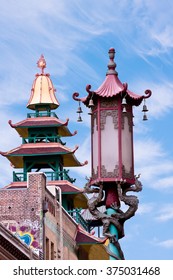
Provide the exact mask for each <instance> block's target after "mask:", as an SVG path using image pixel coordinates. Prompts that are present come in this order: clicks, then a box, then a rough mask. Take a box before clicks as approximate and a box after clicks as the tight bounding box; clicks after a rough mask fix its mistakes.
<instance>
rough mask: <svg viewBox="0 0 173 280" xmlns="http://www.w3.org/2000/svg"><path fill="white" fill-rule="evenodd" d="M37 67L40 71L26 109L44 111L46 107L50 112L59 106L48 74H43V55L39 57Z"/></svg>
mask: <svg viewBox="0 0 173 280" xmlns="http://www.w3.org/2000/svg"><path fill="white" fill-rule="evenodd" d="M37 65H38V67H39V68H40V69H41V73H40V74H36V78H35V80H34V82H33V85H32V89H31V96H30V99H29V102H28V104H27V108H29V109H31V110H36V109H39V111H44V110H45V109H46V108H47V107H49V108H50V109H51V110H52V109H56V108H58V106H59V102H58V100H57V99H56V96H55V92H56V90H55V88H54V86H53V83H52V81H51V79H50V74H45V73H44V69H45V68H46V61H45V59H44V56H43V55H41V57H40V59H39V60H38V62H37Z"/></svg>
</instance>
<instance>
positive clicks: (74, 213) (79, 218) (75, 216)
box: [67, 208, 90, 232]
mask: <svg viewBox="0 0 173 280" xmlns="http://www.w3.org/2000/svg"><path fill="white" fill-rule="evenodd" d="M81 210H82V209H78V208H76V209H73V210H68V211H67V212H68V213H69V215H70V216H72V218H73V219H74V220H75V221H76V222H77V223H78V224H80V225H81V226H82V227H83V228H84V229H85V230H86V231H88V232H89V231H90V229H89V225H88V223H87V221H85V220H84V218H83V217H82V215H81V214H80V212H81Z"/></svg>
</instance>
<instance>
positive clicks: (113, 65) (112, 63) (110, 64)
mask: <svg viewBox="0 0 173 280" xmlns="http://www.w3.org/2000/svg"><path fill="white" fill-rule="evenodd" d="M108 54H109V58H110V60H109V62H108V71H107V73H106V75H112V74H113V75H118V72H117V71H116V70H115V68H116V66H117V65H116V63H115V61H114V57H115V49H114V48H110V49H109V52H108Z"/></svg>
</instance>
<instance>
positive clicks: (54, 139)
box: [22, 135, 65, 145]
mask: <svg viewBox="0 0 173 280" xmlns="http://www.w3.org/2000/svg"><path fill="white" fill-rule="evenodd" d="M41 142H44V143H49V142H55V143H61V144H62V145H65V143H63V142H62V141H61V137H60V136H59V135H56V136H33V137H27V138H22V143H23V144H27V143H41Z"/></svg>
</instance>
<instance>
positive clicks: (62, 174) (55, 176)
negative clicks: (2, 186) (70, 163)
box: [13, 169, 76, 183]
mask: <svg viewBox="0 0 173 280" xmlns="http://www.w3.org/2000/svg"><path fill="white" fill-rule="evenodd" d="M68 172H69V170H66V169H64V170H63V171H59V172H51V171H50V172H44V174H45V175H46V177H47V180H48V181H55V180H67V181H69V182H70V183H74V182H75V181H76V179H73V178H71V177H70V176H69V175H68ZM26 180H27V173H26V172H18V173H17V172H15V171H13V182H24V181H26Z"/></svg>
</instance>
